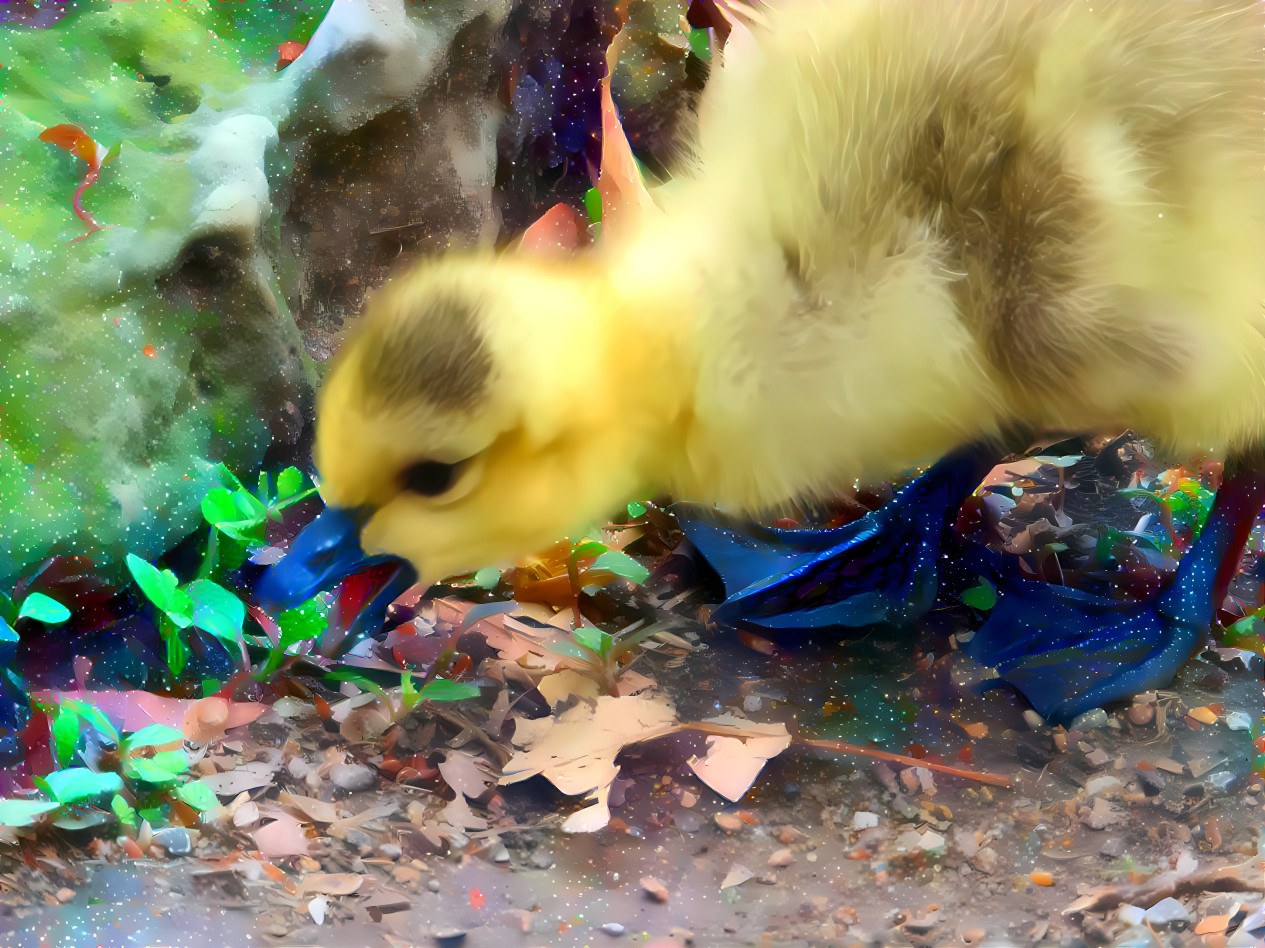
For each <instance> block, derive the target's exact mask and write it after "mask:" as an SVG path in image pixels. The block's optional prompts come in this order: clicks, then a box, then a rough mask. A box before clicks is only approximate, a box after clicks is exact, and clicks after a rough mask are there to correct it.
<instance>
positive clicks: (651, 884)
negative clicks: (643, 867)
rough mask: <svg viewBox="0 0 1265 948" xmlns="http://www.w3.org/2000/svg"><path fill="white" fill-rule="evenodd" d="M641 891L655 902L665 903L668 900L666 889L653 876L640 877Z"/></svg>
mask: <svg viewBox="0 0 1265 948" xmlns="http://www.w3.org/2000/svg"><path fill="white" fill-rule="evenodd" d="M641 890H642V891H643V892H645V893H646V895H648V896H649V897H650V898H651V899H653V900H654V901H655V902H667V901H668V898H669V894H668V887H667V886H666V885H664V884H663V883H662V882H660V881H659V880H658V879H656V878H655V877H654V876H642V877H641Z"/></svg>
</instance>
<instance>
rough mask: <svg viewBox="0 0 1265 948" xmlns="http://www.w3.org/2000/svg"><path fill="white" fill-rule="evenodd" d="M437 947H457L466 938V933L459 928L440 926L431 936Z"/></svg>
mask: <svg viewBox="0 0 1265 948" xmlns="http://www.w3.org/2000/svg"><path fill="white" fill-rule="evenodd" d="M431 937H432V938H434V939H435V944H436V945H438V946H439V948H457V946H458V945H460V944H463V943H464V942H465V940H466V933H465V932H464V931H462V930H461V929H460V928H441V929H439V930H438V931H436V932H435V933H434V934H433V935H432V936H431Z"/></svg>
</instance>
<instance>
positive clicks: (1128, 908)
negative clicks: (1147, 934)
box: [1116, 902, 1146, 925]
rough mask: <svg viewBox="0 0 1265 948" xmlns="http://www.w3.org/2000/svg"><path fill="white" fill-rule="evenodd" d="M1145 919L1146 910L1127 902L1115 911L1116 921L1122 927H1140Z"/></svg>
mask: <svg viewBox="0 0 1265 948" xmlns="http://www.w3.org/2000/svg"><path fill="white" fill-rule="evenodd" d="M1145 918H1146V909H1144V908H1141V907H1139V906H1137V905H1130V904H1128V903H1127V902H1126V903H1124V904H1123V905H1121V906H1120V907H1119V908H1118V909H1116V920H1117V921H1119V922H1120V923H1121V924H1124V925H1141V924H1142V921H1143V919H1145Z"/></svg>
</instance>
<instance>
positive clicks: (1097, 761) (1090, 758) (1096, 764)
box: [1085, 747, 1111, 770]
mask: <svg viewBox="0 0 1265 948" xmlns="http://www.w3.org/2000/svg"><path fill="white" fill-rule="evenodd" d="M1110 762H1111V755H1110V754H1108V753H1107V752H1106V751H1105V750H1103V749H1102V748H1101V747H1095V748H1094V749H1093V750H1092V751H1090V752H1089V753H1088V754H1086V755H1085V763H1087V764H1089V766H1091V767H1093V768H1094V769H1095V770H1098V769H1101V768H1103V767H1106V766H1107V764H1108V763H1110Z"/></svg>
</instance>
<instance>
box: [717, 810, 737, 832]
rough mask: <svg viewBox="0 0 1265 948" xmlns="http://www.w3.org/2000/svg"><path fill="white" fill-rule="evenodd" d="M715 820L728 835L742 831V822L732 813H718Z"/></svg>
mask: <svg viewBox="0 0 1265 948" xmlns="http://www.w3.org/2000/svg"><path fill="white" fill-rule="evenodd" d="M713 819H714V820H715V821H716V825H717V826H719V827H720V828H721V829H723V830H724V831H725V832H726V833H736V832H738V831H739V830H740V829H742V820H740V819H738V817H736V816H734V815H733V814H732V813H717V814H716V815H715V816H714V817H713Z"/></svg>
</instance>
